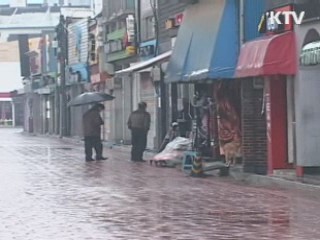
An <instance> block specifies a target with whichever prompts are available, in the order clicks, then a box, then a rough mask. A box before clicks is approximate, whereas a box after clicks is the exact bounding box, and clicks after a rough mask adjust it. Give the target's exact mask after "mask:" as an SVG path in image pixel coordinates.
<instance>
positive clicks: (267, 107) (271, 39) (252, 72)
mask: <svg viewBox="0 0 320 240" xmlns="http://www.w3.org/2000/svg"><path fill="white" fill-rule="evenodd" d="M283 9H284V8H281V9H280V10H283ZM277 10H278V9H274V11H277ZM266 22H268V21H267V20H266ZM273 27H274V26H272V29H267V31H266V35H265V36H263V37H261V38H258V39H255V40H253V41H250V42H247V43H245V44H244V45H243V46H242V48H241V52H240V56H239V60H238V64H237V69H236V74H235V76H236V78H239V79H241V82H242V102H243V104H242V112H243V113H242V126H243V128H242V132H243V137H242V140H243V146H244V147H243V161H244V169H245V171H248V172H254V173H259V174H274V171H275V170H279V169H292V168H293V166H294V159H293V157H292V154H291V153H292V149H293V148H294V146H293V145H294V143H293V141H292V139H293V134H294V125H293V124H294V121H295V120H294V101H293V94H294V92H293V89H292V86H293V81H294V76H295V75H296V73H297V55H296V36H295V33H294V32H293V25H292V24H290V25H289V26H285V28H284V29H275V28H273Z"/></svg>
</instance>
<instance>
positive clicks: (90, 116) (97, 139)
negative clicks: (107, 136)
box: [82, 103, 107, 162]
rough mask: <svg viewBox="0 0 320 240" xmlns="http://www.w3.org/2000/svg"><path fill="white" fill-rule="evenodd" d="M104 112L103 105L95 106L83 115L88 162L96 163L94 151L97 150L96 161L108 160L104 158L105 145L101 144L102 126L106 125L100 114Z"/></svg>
mask: <svg viewBox="0 0 320 240" xmlns="http://www.w3.org/2000/svg"><path fill="white" fill-rule="evenodd" d="M103 110H104V105H103V104H101V103H97V104H95V105H94V106H93V107H92V108H91V109H90V110H88V111H87V112H86V113H85V114H84V115H83V119H82V120H83V135H84V147H85V155H86V161H87V162H89V161H94V159H93V158H92V149H93V148H94V149H95V152H96V160H98V161H99V160H107V158H106V157H103V154H102V153H103V145H102V142H101V126H102V125H103V124H104V122H103V120H102V118H101V116H100V112H101V111H103Z"/></svg>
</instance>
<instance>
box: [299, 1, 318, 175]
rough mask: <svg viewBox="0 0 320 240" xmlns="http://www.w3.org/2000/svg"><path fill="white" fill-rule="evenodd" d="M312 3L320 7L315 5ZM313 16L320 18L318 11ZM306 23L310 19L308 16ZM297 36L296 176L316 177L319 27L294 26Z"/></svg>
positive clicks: (310, 25) (314, 22)
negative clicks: (311, 175) (298, 56)
mask: <svg viewBox="0 0 320 240" xmlns="http://www.w3.org/2000/svg"><path fill="white" fill-rule="evenodd" d="M313 4H317V6H318V7H319V3H318V2H315V3H313ZM317 6H315V7H317ZM313 13H316V14H317V16H318V15H319V12H313ZM311 17H315V16H310V18H311ZM306 20H309V18H308V15H307V16H306ZM311 20H312V19H311ZM296 33H297V42H298V47H297V51H298V54H299V55H300V64H299V69H298V74H297V76H296V79H295V102H296V107H295V115H296V124H295V126H296V162H297V175H298V176H303V175H309V174H318V175H319V167H320V159H319V156H320V149H319V144H320V131H319V130H320V127H319V119H320V107H319V104H318V102H319V101H320V97H319V89H320V82H319V75H320V55H319V42H320V24H319V22H318V21H310V22H307V23H305V24H302V25H300V26H297V28H296Z"/></svg>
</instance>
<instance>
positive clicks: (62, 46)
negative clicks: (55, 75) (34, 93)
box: [56, 15, 68, 137]
mask: <svg viewBox="0 0 320 240" xmlns="http://www.w3.org/2000/svg"><path fill="white" fill-rule="evenodd" d="M56 31H57V39H58V44H59V50H60V51H59V55H58V56H59V62H60V72H61V75H60V80H61V81H60V137H64V136H66V135H67V96H66V65H67V64H66V61H67V51H68V49H67V29H66V20H65V18H64V16H63V15H61V16H60V21H59V24H58V26H57V28H56Z"/></svg>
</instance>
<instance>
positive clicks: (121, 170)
mask: <svg viewBox="0 0 320 240" xmlns="http://www.w3.org/2000/svg"><path fill="white" fill-rule="evenodd" d="M0 136H1V138H0V194H1V198H0V215H1V224H0V239H4V240H9V239H19V240H20V239H23V240H29V239H30V240H47V239H48V240H69V239H70V240H71V239H77V240H79V239H81V240H82V239H83V240H85V239H92V240H98V239H104V240H105V239H108V240H109V239H110V240H111V239H125V240H134V239H137V240H143V239H151V240H157V239H181V240H188V239H190V240H198V239H199V240H205V239H208V240H209V239H210V240H212V239H219V240H220V239H221V240H223V239H242V240H243V239H252V240H256V239H259V240H260V239H262V240H263V239H266V240H271V239H279V240H286V239H288V240H289V239H290V240H299V239H301V240H302V239H314V240H318V239H320V233H319V227H320V202H319V201H317V200H315V199H314V198H312V199H311V198H308V197H307V196H302V195H300V194H299V193H296V192H285V191H280V190H270V189H262V188H260V189H259V188H253V187H249V186H243V185H237V184H234V183H232V182H231V181H229V180H226V179H220V178H208V179H195V178H190V177H186V176H184V175H183V174H182V173H181V172H180V171H177V170H175V169H163V168H155V167H151V166H149V165H148V164H144V163H131V162H129V161H128V159H129V158H128V154H127V153H126V152H121V151H119V150H108V153H107V155H108V156H109V157H110V159H109V160H107V161H103V162H91V163H86V162H84V160H83V149H82V146H77V145H72V144H70V143H65V142H61V141H60V140H58V139H46V138H37V137H29V136H23V135H21V134H20V133H19V131H17V130H10V129H0Z"/></svg>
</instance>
